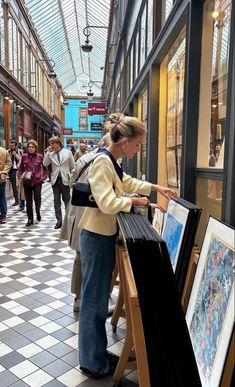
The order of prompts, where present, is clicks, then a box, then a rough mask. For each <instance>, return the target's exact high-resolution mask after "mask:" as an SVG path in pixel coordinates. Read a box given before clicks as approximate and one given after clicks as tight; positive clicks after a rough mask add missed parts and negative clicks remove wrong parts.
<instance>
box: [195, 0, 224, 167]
mask: <svg viewBox="0 0 235 387" xmlns="http://www.w3.org/2000/svg"><path fill="white" fill-rule="evenodd" d="M230 25H231V0H208V1H207V2H206V3H205V4H204V8H203V35H202V59H201V84H200V107H199V136H198V157H197V167H204V168H207V167H212V168H213V167H215V168H223V159H224V137H225V132H226V112H227V87H228V61H229V41H230Z"/></svg>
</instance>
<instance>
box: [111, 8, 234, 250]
mask: <svg viewBox="0 0 235 387" xmlns="http://www.w3.org/2000/svg"><path fill="white" fill-rule="evenodd" d="M134 8H135V9H134V10H131V11H129V12H131V13H130V15H129V19H128V21H126V31H125V36H126V52H124V53H120V52H119V55H118V57H119V58H120V59H119V62H118V61H117V64H116V67H114V69H113V78H112V79H111V80H110V81H109V80H108V78H107V79H106V82H107V83H108V82H109V87H107V90H108V95H107V99H109V103H110V111H114V109H115V107H119V105H120V111H122V112H124V113H125V114H128V115H135V116H138V117H139V118H141V119H142V120H143V121H144V122H145V124H146V127H147V129H148V133H147V138H146V143H144V144H143V146H142V149H141V152H140V154H139V155H138V156H137V157H136V158H135V159H134V160H132V161H128V160H124V161H123V165H124V167H125V169H126V170H127V172H129V173H131V174H133V173H134V174H135V175H136V176H137V177H138V178H144V179H145V178H146V179H147V180H151V181H157V182H158V183H159V184H161V185H165V186H169V187H172V188H174V189H176V190H177V191H178V193H179V195H180V196H181V197H183V198H184V199H186V200H188V201H190V202H192V203H195V204H197V205H198V206H199V207H201V208H202V209H203V211H202V214H203V215H202V217H201V221H200V225H199V227H198V229H199V230H200V231H199V232H198V235H197V237H196V243H197V244H198V245H199V246H200V245H201V243H202V236H203V235H204V232H205V228H206V224H207V220H208V217H209V215H212V216H214V217H215V218H217V219H221V220H225V221H227V222H228V223H229V224H232V225H234V224H235V208H234V204H233V202H234V200H233V197H234V188H232V187H234V186H235V181H234V153H235V149H234V106H235V103H234V88H235V86H234V74H233V72H232V71H234V24H235V22H234V20H233V21H232V17H233V18H234V9H235V1H234V0H206V1H202V2H195V1H189V0H182V1H173V0H172V1H169V0H163V1H159V2H155V1H150V0H146V1H142V2H138V5H137V4H136V6H135V7H134ZM127 18H128V17H127ZM134 19H135V23H134V21H133V20H134ZM231 28H232V29H233V30H231ZM147 31H151V32H150V33H149V32H148V33H147ZM144 36H145V39H144V38H143V37H144ZM151 38H152V39H151ZM123 58H124V59H123ZM122 63H123V69H122ZM119 70H120V71H119ZM107 74H109V72H107ZM116 85H118V87H116ZM117 101H118V103H116V102H117ZM119 101H120V103H119ZM153 200H154V197H153ZM157 200H158V202H159V204H161V205H163V206H166V201H165V200H164V199H163V198H162V197H160V196H159V197H158V198H157Z"/></svg>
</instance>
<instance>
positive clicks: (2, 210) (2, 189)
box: [0, 183, 7, 219]
mask: <svg viewBox="0 0 235 387" xmlns="http://www.w3.org/2000/svg"><path fill="white" fill-rule="evenodd" d="M6 216H7V200H6V183H0V219H5V218H6Z"/></svg>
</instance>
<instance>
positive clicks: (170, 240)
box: [162, 200, 189, 272]
mask: <svg viewBox="0 0 235 387" xmlns="http://www.w3.org/2000/svg"><path fill="white" fill-rule="evenodd" d="M188 215H189V209H188V208H185V207H184V206H182V205H181V204H179V203H177V202H176V201H174V200H170V201H169V203H168V208H167V213H166V219H165V223H164V227H163V231H162V238H163V240H164V241H165V242H166V245H167V248H168V252H169V255H170V260H171V264H172V267H173V271H174V272H175V269H176V266H177V262H178V257H179V252H180V248H181V243H182V239H183V236H184V230H185V227H186V223H187V219H188Z"/></svg>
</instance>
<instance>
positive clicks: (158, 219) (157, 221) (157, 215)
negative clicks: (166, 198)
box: [152, 208, 166, 236]
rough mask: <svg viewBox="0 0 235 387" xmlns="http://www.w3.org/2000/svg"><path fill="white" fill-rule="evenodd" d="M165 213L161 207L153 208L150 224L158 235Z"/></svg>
mask: <svg viewBox="0 0 235 387" xmlns="http://www.w3.org/2000/svg"><path fill="white" fill-rule="evenodd" d="M165 214H166V211H163V210H162V209H161V208H155V211H154V215H153V221H152V226H153V228H154V230H155V231H156V232H157V233H158V235H160V236H161V235H162V230H163V224H164V217H165Z"/></svg>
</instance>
